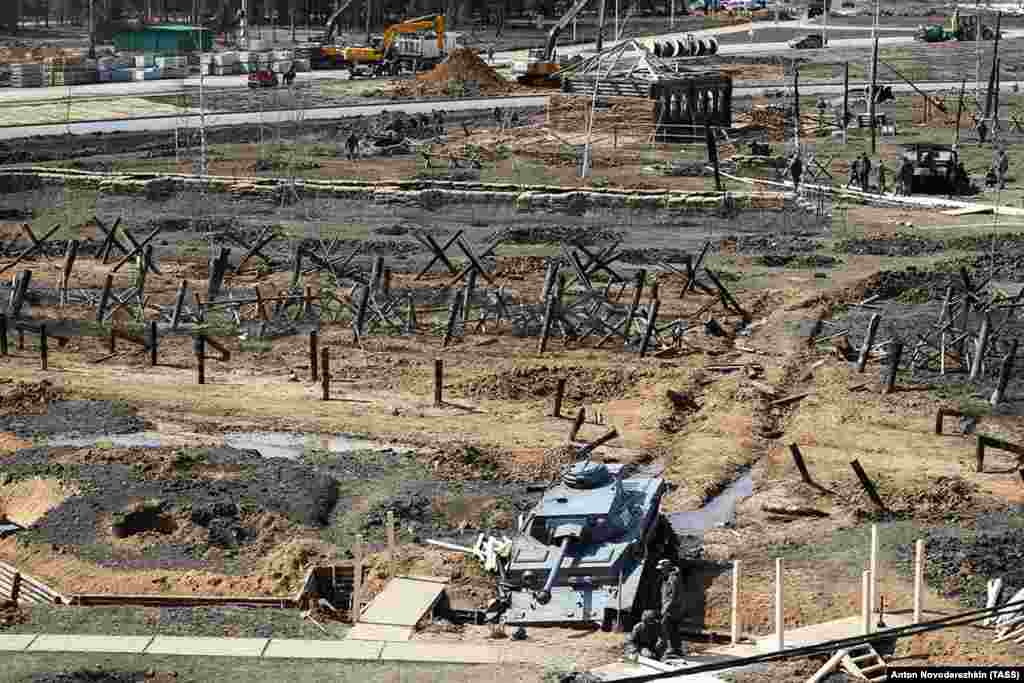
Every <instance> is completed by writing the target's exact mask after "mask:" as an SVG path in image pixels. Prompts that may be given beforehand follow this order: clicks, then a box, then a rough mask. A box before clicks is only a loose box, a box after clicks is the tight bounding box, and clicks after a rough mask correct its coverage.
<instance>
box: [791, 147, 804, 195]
mask: <svg viewBox="0 0 1024 683" xmlns="http://www.w3.org/2000/svg"><path fill="white" fill-rule="evenodd" d="M803 172H804V162H803V161H801V159H800V153H799V152H794V154H793V158H792V159H790V160H789V176H790V178H792V179H793V191H794V192H800V176H802V175H803Z"/></svg>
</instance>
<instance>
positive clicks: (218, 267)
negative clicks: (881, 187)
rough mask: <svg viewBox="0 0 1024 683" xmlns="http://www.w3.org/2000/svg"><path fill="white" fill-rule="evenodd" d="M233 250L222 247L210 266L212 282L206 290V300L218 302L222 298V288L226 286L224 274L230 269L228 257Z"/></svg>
mask: <svg viewBox="0 0 1024 683" xmlns="http://www.w3.org/2000/svg"><path fill="white" fill-rule="evenodd" d="M230 254H231V249H229V248H227V247H221V249H220V253H219V254H218V255H217V258H216V259H215V260H214V261H213V262H212V263H211V264H210V281H209V285H208V287H207V290H206V300H207V301H216V300H217V297H219V296H220V288H221V286H222V285H223V284H224V273H225V271H226V270H227V267H228V256H229V255H230Z"/></svg>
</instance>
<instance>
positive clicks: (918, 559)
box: [914, 538, 924, 624]
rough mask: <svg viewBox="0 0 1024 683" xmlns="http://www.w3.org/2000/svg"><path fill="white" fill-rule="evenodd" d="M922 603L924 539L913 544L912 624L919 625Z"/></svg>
mask: <svg viewBox="0 0 1024 683" xmlns="http://www.w3.org/2000/svg"><path fill="white" fill-rule="evenodd" d="M923 603H924V539H923V538H919V539H917V541H916V542H915V543H914V623H915V624H920V623H921V608H922V606H923Z"/></svg>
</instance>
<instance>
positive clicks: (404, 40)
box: [319, 15, 459, 76]
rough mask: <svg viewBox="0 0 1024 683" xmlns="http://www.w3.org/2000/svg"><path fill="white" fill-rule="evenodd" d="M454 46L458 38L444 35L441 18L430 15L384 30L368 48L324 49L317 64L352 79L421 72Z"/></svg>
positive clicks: (433, 64) (361, 46)
mask: <svg viewBox="0 0 1024 683" xmlns="http://www.w3.org/2000/svg"><path fill="white" fill-rule="evenodd" d="M458 42H459V35H458V34H455V33H450V34H449V33H446V32H445V23H444V16H443V15H430V16H424V17H418V18H416V19H408V20H406V21H403V22H401V23H399V24H393V25H391V26H388V27H387V28H386V29H385V30H384V34H383V35H380V36H373V37H371V39H370V43H369V44H368V45H359V46H336V45H324V46H322V47H321V48H320V59H319V63H320V65H330V66H333V67H335V68H339V69H348V70H350V71H351V72H352V75H353V76H357V75H370V76H383V75H386V74H390V75H395V74H397V73H398V72H399V71H401V70H408V71H422V70H425V69H431V68H433V67H434V66H435V65H437V64H439V63H440V62H441V61H442V60H443V59H444V58H445V57H446V56H447V55H448V53H449V52H451V51H452V50H454V49H455V48H456V47H458Z"/></svg>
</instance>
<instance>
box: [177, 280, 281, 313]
mask: <svg viewBox="0 0 1024 683" xmlns="http://www.w3.org/2000/svg"><path fill="white" fill-rule="evenodd" d="M182 282H184V280H182ZM253 289H254V290H256V310H257V311H259V314H260V320H269V317H268V316H267V308H266V306H264V305H263V295H262V294H260V288H259V287H253Z"/></svg>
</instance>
